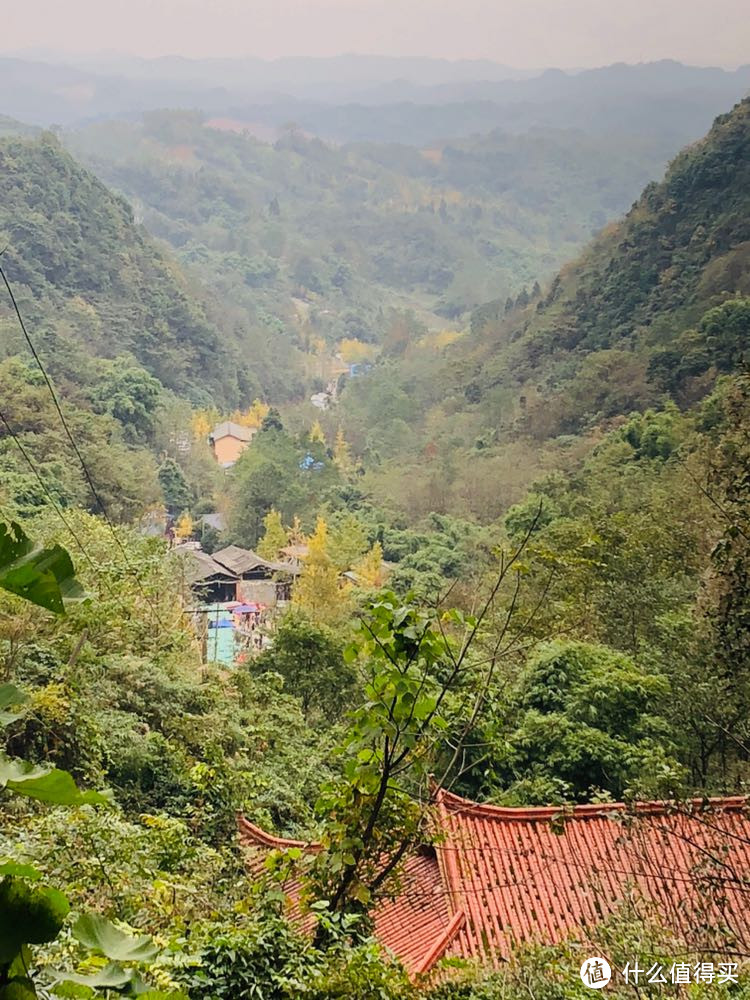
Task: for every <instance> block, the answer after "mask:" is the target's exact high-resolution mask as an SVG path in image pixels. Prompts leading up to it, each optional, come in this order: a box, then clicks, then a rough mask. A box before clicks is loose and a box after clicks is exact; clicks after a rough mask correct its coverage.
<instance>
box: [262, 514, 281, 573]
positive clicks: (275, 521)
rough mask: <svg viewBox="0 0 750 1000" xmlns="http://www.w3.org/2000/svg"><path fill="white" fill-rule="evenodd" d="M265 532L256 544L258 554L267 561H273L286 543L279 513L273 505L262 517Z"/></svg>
mask: <svg viewBox="0 0 750 1000" xmlns="http://www.w3.org/2000/svg"><path fill="white" fill-rule="evenodd" d="M263 524H264V526H265V529H266V530H265V533H264V535H263V538H262V539H261V541H260V543H259V545H258V555H259V556H262V557H263V558H264V559H268V560H269V562H275V561H276V560H277V559H278V558H279V555H280V553H281V550H282V549H283V548H284V546H285V545H286V531H285V530H284V525H283V524H282V523H281V514H280V513H279V512H278V511H277V510H275V509H274V508H273V507H272V508H271V510H269V512H268V513H267V514H266V516H265V517H264V518H263Z"/></svg>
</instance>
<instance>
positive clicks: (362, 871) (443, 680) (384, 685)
mask: <svg viewBox="0 0 750 1000" xmlns="http://www.w3.org/2000/svg"><path fill="white" fill-rule="evenodd" d="M538 517H539V514H537V517H536V518H534V519H533V520H532V522H531V524H530V526H529V529H528V531H527V533H526V534H525V536H524V537H523V539H522V540H521V542H520V544H519V545H518V547H517V548H516V549H515V550H514V551H512V552H511V553H510V554H503V555H501V558H500V567H499V570H498V573H497V575H496V578H495V581H494V583H493V584H492V586H491V587H490V590H489V593H488V595H487V596H486V597H485V599H484V600H483V602H482V604H481V606H480V608H479V610H478V612H477V613H476V614H474V615H465V614H463V613H461V612H458V611H451V612H440V611H439V610H438V611H436V612H434V613H431V614H430V613H427V612H424V611H422V610H420V609H419V608H417V607H416V606H415V605H414V604H413V603H408V602H407V603H405V604H404V603H402V602H401V600H400V599H399V598H398V597H397V596H396V595H395V594H394V593H391V592H385V593H383V594H381V596H380V597H379V598H378V599H376V600H375V601H374V602H373V603H372V604H371V605H370V607H369V609H368V614H367V616H366V617H365V618H363V619H362V620H361V622H360V625H359V628H358V631H357V634H356V637H355V640H354V642H353V643H352V644H351V645H350V646H349V647H348V648H347V649H346V651H345V654H344V655H345V658H346V659H347V661H348V662H350V663H352V664H355V663H356V664H359V665H360V666H361V667H362V668H363V669H364V671H365V674H366V686H365V702H364V704H363V705H362V706H361V707H360V708H358V709H357V710H356V711H354V712H353V713H352V715H351V717H350V727H349V729H348V732H347V735H346V737H345V739H344V741H343V743H342V745H341V746H340V748H339V755H340V757H341V759H342V766H341V770H340V773H339V775H338V777H336V778H334V779H333V780H331V781H329V782H328V783H327V784H325V785H324V786H323V789H322V791H321V795H320V798H319V799H318V802H317V803H316V811H317V812H318V814H319V816H320V817H321V819H322V820H323V825H324V834H323V839H322V842H323V850H322V851H321V852H320V853H319V854H318V855H317V856H316V858H315V859H314V860H313V862H312V865H311V871H310V882H309V895H310V896H311V897H314V898H315V899H316V900H317V905H318V906H319V905H320V903H321V902H322V901H325V903H326V905H327V908H328V911H329V914H332V915H333V914H342V913H347V912H359V913H360V914H362V915H363V916H364V915H365V914H366V913H367V912H368V911H369V909H370V908H371V905H372V903H373V902H374V901H375V900H376V899H377V898H378V896H379V895H383V894H385V893H386V892H387V891H388V889H389V884H390V882H391V880H392V879H393V878H394V877H396V876H397V875H398V873H399V870H400V866H401V864H402V862H403V861H404V860H405V858H406V857H407V856H408V854H409V852H410V851H411V850H412V849H413V848H415V847H416V846H417V845H418V843H419V842H420V841H422V842H423V841H424V839H425V837H428V836H429V832H428V831H427V830H426V829H425V820H426V817H427V812H428V809H429V806H430V804H431V802H432V800H433V798H434V792H435V788H436V787H438V786H440V785H442V784H444V783H445V782H446V781H447V780H448V779H449V777H450V776H451V773H452V771H453V770H454V768H455V765H456V762H457V761H458V760H459V758H460V755H461V747H462V744H463V742H464V740H465V739H466V737H467V734H468V732H469V730H470V728H471V726H472V724H473V722H474V720H475V719H476V717H477V715H478V713H479V712H480V710H481V708H482V705H483V704H484V703H485V701H486V698H487V696H488V692H489V690H490V685H491V681H492V677H493V674H494V672H495V669H496V666H497V664H498V662H499V660H500V659H501V658H502V657H504V656H506V655H508V653H509V652H510V651H511V649H512V648H513V642H514V639H513V635H512V631H513V630H512V626H513V622H514V618H515V617H516V614H517V608H518V593H519V589H520V586H521V577H522V573H523V569H524V567H523V565H522V563H521V556H522V554H523V551H524V549H525V548H526V546H527V544H528V541H529V538H530V537H531V535H532V533H533V531H534V530H535V528H536V522H537V520H538ZM505 583H508V584H509V591H510V593H509V595H508V596H507V601H506V607H505V609H504V612H503V614H502V615H501V618H500V623H499V624H497V625H494V626H493V629H492V633H491V634H487V626H488V623H489V617H488V616H489V614H490V611H491V609H492V607H493V605H494V604H495V602H496V600H497V598H498V595H499V594H500V591H501V589H502V588H503V585H504V584H505ZM527 624H528V623H527V622H521V623H520V626H519V628H520V632H521V633H523V631H524V629H525V627H526V626H527ZM480 637H481V639H482V644H483V646H484V647H485V650H486V651H485V650H483V652H482V655H481V656H480V657H475V656H474V649H475V646H476V645H477V642H478V639H479V638H480ZM467 706H468V709H467ZM435 773H440V774H441V775H442V777H441V778H440V780H439V781H438V782H435V781H434V780H433V779H432V777H431V776H432V775H433V774H435ZM325 936H326V934H325V922H320V923H319V925H318V937H319V939H322V938H324V937H325Z"/></svg>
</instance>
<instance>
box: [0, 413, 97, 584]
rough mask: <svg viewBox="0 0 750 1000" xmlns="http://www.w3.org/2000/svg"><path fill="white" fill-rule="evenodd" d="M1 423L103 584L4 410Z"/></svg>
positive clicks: (0, 416) (0, 419) (0, 418)
mask: <svg viewBox="0 0 750 1000" xmlns="http://www.w3.org/2000/svg"><path fill="white" fill-rule="evenodd" d="M0 422H2V423H3V424H4V425H5V429H6V430H7V432H8V434H10V436H11V438H12V439H13V441H14V443H15V445H16V447H17V448H18V450H19V451H20V452H21V455H23V457H24V459H25V461H26V464H27V465H28V467H29V468H30V469H31V471H32V472H33V474H34V476H35V477H36V479H37V481H38V482H39V485H40V486H41V487H42V489H43V490H44V492H45V494H46V496H47V499H48V500H49V502H50V504H51V506H52V508H53V510H54V511H55V512H56V513H57V515H58V517H59V518H60V520H61V521H62V523H63V524H64V525H65V527H66V528H67V529H68V531H69V533H70V535H71V536H72V538H73V540H74V541H75V543H76V545H77V546H78V548H79V549H80V550H81V552H82V553H83V555H84V557H85V559H86V561H87V562H88V564H89V566H90V567H91V569H92V570H93V572H94V574H95V575H96V579H97V580H98V581H99V582H100V583H101V582H102V577H101V576H100V575H99V571H98V570H97V568H96V565H95V563H94V561H93V559H92V558H91V556H90V555H89V553H88V552H87V550H86V547H85V546H84V544H83V542H82V541H81V539H80V538H79V537H78V534H77V533H76V531H75V529H74V528H73V527H72V525H71V523H70V521H68V519H67V517H66V516H65V515H64V514H63V511H62V507H61V506H60V504H59V503H58V502H57V500H56V499H55V497H54V496H53V494H52V492H51V491H50V489H49V487H48V486H47V484H46V483H45V481H44V479H42V476H41V474H40V472H39V470H38V469H37V467H36V466H35V465H34V463H33V461H32V460H31V456H30V455H29V453H28V452H27V451H26V448H25V447H24V446H23V444H22V443H21V441H20V439H19V437H18V435H17V434H16V433H15V431H14V430H13V428H12V427H11V426H10V424H9V423H8V419H7V417H6V416H5V414H4V413H3V411H2V410H0Z"/></svg>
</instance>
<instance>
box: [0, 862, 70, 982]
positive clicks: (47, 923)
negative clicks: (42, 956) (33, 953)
mask: <svg viewBox="0 0 750 1000" xmlns="http://www.w3.org/2000/svg"><path fill="white" fill-rule="evenodd" d="M69 910H70V904H69V903H68V900H67V899H66V898H65V896H63V894H62V893H61V892H58V891H57V889H50V888H47V887H45V886H36V885H30V884H29V883H28V882H27V881H25V880H24V879H20V878H16V877H15V876H13V875H6V876H5V878H4V879H3V880H2V882H0V963H3V962H10V961H12V959H13V958H14V957H15V956H16V954H17V953H18V952H19V950H20V949H21V946H22V945H24V944H45V943H46V942H47V941H54V939H55V938H56V937H57V935H58V934H59V933H60V928H61V927H62V925H63V921H64V920H65V917H66V916H67V915H68V911H69Z"/></svg>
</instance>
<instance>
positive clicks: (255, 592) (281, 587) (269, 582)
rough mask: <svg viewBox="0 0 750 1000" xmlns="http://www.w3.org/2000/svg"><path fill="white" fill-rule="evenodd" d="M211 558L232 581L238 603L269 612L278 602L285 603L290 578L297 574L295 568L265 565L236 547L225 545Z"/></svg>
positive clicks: (256, 555) (267, 562)
mask: <svg viewBox="0 0 750 1000" xmlns="http://www.w3.org/2000/svg"><path fill="white" fill-rule="evenodd" d="M213 558H214V560H215V561H216V562H217V563H220V564H221V565H222V566H224V567H225V569H227V570H228V571H229V572H230V573H232V574H234V576H235V577H236V579H237V594H236V599H237V600H238V601H249V602H255V603H256V604H264V605H266V607H271V608H272V607H275V606H276V604H278V603H279V601H288V600H289V597H290V592H291V586H292V578H293V577H295V576H296V575H297V574H298V573H299V568H298V567H297V566H294V565H293V564H291V563H286V562H269V560H267V559H263V558H261V556H259V555H258V554H257V552H253V551H252V549H243V548H241V547H240V546H239V545H228V546H227V547H226V548H224V549H220V550H219V551H218V552H214V554H213Z"/></svg>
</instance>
